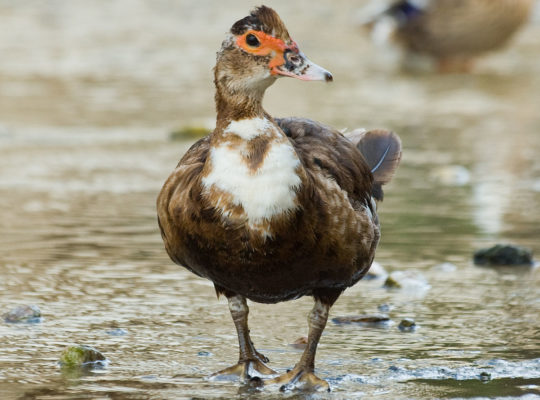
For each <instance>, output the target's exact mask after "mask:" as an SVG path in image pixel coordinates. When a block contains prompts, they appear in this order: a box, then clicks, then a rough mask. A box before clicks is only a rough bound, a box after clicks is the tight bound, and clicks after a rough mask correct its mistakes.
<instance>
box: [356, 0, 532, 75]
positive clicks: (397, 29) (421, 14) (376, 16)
mask: <svg viewBox="0 0 540 400" xmlns="http://www.w3.org/2000/svg"><path fill="white" fill-rule="evenodd" d="M533 3H534V0H401V1H394V2H391V3H390V4H389V3H388V2H386V3H384V4H383V3H382V2H380V1H377V2H372V3H371V5H370V6H371V7H367V9H369V10H371V12H370V14H371V15H369V16H366V17H364V18H363V21H362V22H363V24H364V25H365V26H366V27H367V28H368V29H369V30H370V31H371V34H372V37H373V39H374V41H375V42H376V43H382V42H386V41H388V40H389V39H393V40H394V41H396V42H398V43H399V44H400V45H401V46H402V47H403V48H404V49H405V50H406V51H407V53H408V54H410V55H414V54H420V55H427V56H429V57H431V58H432V59H433V60H434V62H435V64H436V66H437V68H438V70H439V71H440V72H469V71H470V70H471V69H472V67H473V65H474V61H475V59H476V58H477V57H479V56H481V55H482V54H484V53H486V52H490V51H493V50H497V49H499V48H501V47H502V46H504V45H505V44H506V43H507V42H508V41H509V40H510V38H511V37H512V36H513V35H514V34H515V33H516V32H517V31H518V30H519V28H520V27H522V26H523V25H524V24H525V23H526V22H527V20H528V19H529V17H530V14H531V11H532V8H533ZM367 13H369V11H367Z"/></svg>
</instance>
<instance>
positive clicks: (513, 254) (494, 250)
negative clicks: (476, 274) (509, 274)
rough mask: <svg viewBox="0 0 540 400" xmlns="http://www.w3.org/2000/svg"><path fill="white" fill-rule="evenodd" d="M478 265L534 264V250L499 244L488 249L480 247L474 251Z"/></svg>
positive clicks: (475, 261)
mask: <svg viewBox="0 0 540 400" xmlns="http://www.w3.org/2000/svg"><path fill="white" fill-rule="evenodd" d="M473 259H474V263H475V264H476V265H486V266H497V265H528V266H532V265H534V262H533V256H532V251H531V250H529V249H526V248H524V247H519V246H514V245H508V244H507V245H503V244H497V245H495V246H493V247H490V248H487V249H480V250H477V251H475V253H474V258H473Z"/></svg>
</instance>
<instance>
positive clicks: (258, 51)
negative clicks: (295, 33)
mask: <svg viewBox="0 0 540 400" xmlns="http://www.w3.org/2000/svg"><path fill="white" fill-rule="evenodd" d="M248 35H254V36H255V37H256V38H257V39H258V40H259V43H260V45H259V46H257V47H252V46H250V45H249V44H247V42H246V37H247V36H248ZM236 44H237V45H238V46H239V47H240V48H241V49H242V50H244V51H246V52H248V53H251V54H255V55H258V56H267V55H269V54H272V53H274V57H273V58H272V59H271V60H270V63H269V64H268V68H269V69H270V73H271V74H272V75H278V74H279V75H287V74H286V73H284V72H283V71H281V70H279V69H278V68H277V67H279V66H282V65H283V64H285V58H284V57H283V54H284V53H285V51H286V50H291V51H293V52H294V53H298V46H297V45H296V43H295V42H294V41H291V44H289V45H287V44H286V43H285V42H284V41H283V40H281V39H278V38H275V37H273V36H272V35H269V34H267V33H264V32H262V31H255V30H249V31H247V32H246V33H244V34H243V35H241V36H238V38H237V39H236Z"/></svg>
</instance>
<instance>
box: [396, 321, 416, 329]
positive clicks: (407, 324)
mask: <svg viewBox="0 0 540 400" xmlns="http://www.w3.org/2000/svg"><path fill="white" fill-rule="evenodd" d="M398 329H399V330H400V331H401V332H413V331H415V330H416V322H414V319H412V318H404V319H402V320H401V322H400V323H399V325H398Z"/></svg>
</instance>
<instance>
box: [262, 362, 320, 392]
mask: <svg viewBox="0 0 540 400" xmlns="http://www.w3.org/2000/svg"><path fill="white" fill-rule="evenodd" d="M264 385H265V386H266V385H282V386H281V387H280V388H279V390H280V391H282V392H289V391H292V390H302V391H319V390H321V391H327V392H329V391H330V385H329V384H328V382H326V381H325V380H324V379H321V378H319V377H317V376H316V375H315V374H314V373H313V372H311V371H308V370H306V369H305V368H302V367H298V366H296V367H294V368H293V369H292V370H290V371H288V372H286V373H285V374H283V375H280V376H278V377H277V378H273V379H269V380H266V381H264Z"/></svg>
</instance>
